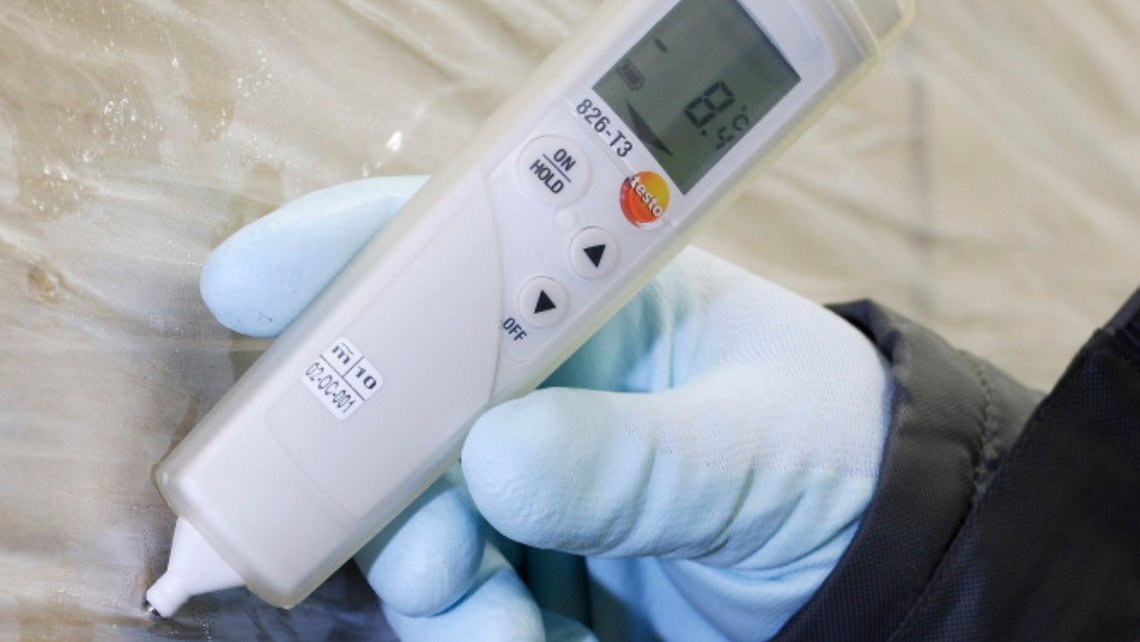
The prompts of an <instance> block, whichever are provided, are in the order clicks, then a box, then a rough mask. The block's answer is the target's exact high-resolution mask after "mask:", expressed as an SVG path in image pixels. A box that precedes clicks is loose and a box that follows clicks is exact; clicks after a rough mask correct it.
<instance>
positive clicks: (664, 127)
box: [579, 0, 800, 192]
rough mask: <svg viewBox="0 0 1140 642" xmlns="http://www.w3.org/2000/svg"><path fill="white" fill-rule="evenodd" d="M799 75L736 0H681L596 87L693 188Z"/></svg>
mask: <svg viewBox="0 0 1140 642" xmlns="http://www.w3.org/2000/svg"><path fill="white" fill-rule="evenodd" d="M799 82H800V76H799V75H798V74H797V73H796V71H795V70H794V69H793V68H792V66H791V65H790V64H789V63H788V61H787V59H786V58H784V56H783V55H782V54H781V53H780V51H779V50H778V49H777V48H776V46H775V44H773V43H772V41H771V39H769V38H768V36H767V35H765V33H764V31H763V30H762V29H761V28H760V26H759V25H758V24H757V23H756V20H755V19H753V17H752V16H751V15H750V14H749V13H748V12H747V11H746V10H745V9H744V7H742V6H741V5H740V4H739V2H737V0H681V1H680V2H679V3H677V5H676V6H675V7H673V9H672V10H671V11H669V13H668V14H666V15H665V17H664V18H662V19H661V20H660V21H659V22H657V23H656V24H655V25H654V26H653V27H652V28H650V30H649V32H648V33H647V34H646V35H645V36H644V37H643V38H642V39H641V40H640V41H639V42H638V43H637V44H635V45H634V46H633V47H632V48H631V49H630V50H629V51H628V52H626V53H625V55H624V56H622V57H621V58H620V59H619V60H618V62H617V64H615V65H614V67H613V68H612V69H610V70H609V72H607V73H606V74H605V75H604V76H602V78H601V80H599V81H598V82H597V84H596V85H594V91H596V92H597V93H598V95H599V96H601V97H602V99H603V100H604V101H605V102H606V104H607V105H609V107H610V108H611V109H612V110H613V111H614V112H615V113H617V114H618V116H619V117H620V118H621V119H622V120H623V121H624V122H625V124H626V125H627V126H628V127H629V128H630V130H632V132H633V135H634V136H636V138H637V139H638V140H640V141H641V142H642V143H643V144H644V145H645V147H646V149H648V150H649V152H650V153H651V154H653V157H654V158H655V159H657V162H659V163H661V166H662V167H663V168H664V169H665V171H666V172H667V173H668V174H669V177H670V178H672V179H673V182H674V183H676V184H677V187H679V188H680V189H681V191H682V192H688V191H689V190H690V189H691V188H692V187H693V186H694V185H696V183H697V182H698V181H700V180H701V178H702V177H704V176H705V174H707V173H708V172H709V170H711V169H712V168H713V167H714V166H715V165H716V164H717V163H718V162H719V161H720V159H721V158H723V157H724V155H725V154H727V153H728V152H729V150H731V149H732V147H733V146H734V145H735V144H736V143H737V142H738V141H739V140H740V139H741V138H743V137H744V136H745V135H746V134H747V133H748V132H749V131H750V130H751V129H752V128H753V127H754V126H755V125H756V124H757V123H758V122H759V121H760V120H761V119H763V118H764V116H765V115H766V114H767V113H768V112H769V111H771V109H772V108H773V107H775V106H776V104H777V103H779V102H780V100H782V99H783V98H784V96H786V95H787V94H788V93H789V92H790V91H791V90H792V89H793V88H794V87H795V86H796V85H797V84H799ZM581 109H582V107H581V106H580V107H579V112H580V113H581Z"/></svg>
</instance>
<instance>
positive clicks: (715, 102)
mask: <svg viewBox="0 0 1140 642" xmlns="http://www.w3.org/2000/svg"><path fill="white" fill-rule="evenodd" d="M735 105H736V94H734V93H732V90H731V89H729V88H728V85H727V84H726V83H725V82H724V81H723V80H718V81H716V82H715V83H713V85H712V87H709V88H708V89H706V90H705V91H704V93H702V94H701V95H700V96H699V97H697V98H696V99H695V100H693V101H692V102H691V103H689V104H688V106H687V107H685V117H686V118H688V119H689V122H691V123H692V124H693V126H694V127H696V128H697V129H699V130H701V136H708V135H709V132H708V130H707V129H706V127H707V126H708V125H709V123H711V122H713V121H714V120H716V117H717V116H719V115H721V114H722V113H724V112H725V111H727V110H728V108H729V107H733V106H735ZM747 112H748V107H747V106H746V105H740V109H739V110H738V111H736V112H735V114H736V115H735V116H734V117H733V118H732V120H731V121H730V122H729V123H728V124H725V125H721V126H720V127H717V128H716V140H717V143H716V147H715V149H716V150H720V149H722V148H723V147H725V146H726V145H728V144H730V143H732V142H733V141H735V140H736V137H737V136H739V135H740V134H742V133H744V132H746V131H748V130H749V129H750V128H751V127H752V121H751V120H749V118H748V113H747Z"/></svg>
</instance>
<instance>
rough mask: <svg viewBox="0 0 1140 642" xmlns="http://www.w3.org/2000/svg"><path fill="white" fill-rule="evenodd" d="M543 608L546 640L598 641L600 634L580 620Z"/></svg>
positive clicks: (570, 641) (568, 641)
mask: <svg viewBox="0 0 1140 642" xmlns="http://www.w3.org/2000/svg"><path fill="white" fill-rule="evenodd" d="M541 610H542V627H543V629H545V631H546V642H598V636H596V635H594V633H593V631H591V630H590V629H587V628H586V627H585V626H583V625H582V624H581V623H579V622H578V621H576V620H572V619H570V618H568V617H566V616H564V615H559V614H558V613H555V612H554V611H547V610H546V609H541Z"/></svg>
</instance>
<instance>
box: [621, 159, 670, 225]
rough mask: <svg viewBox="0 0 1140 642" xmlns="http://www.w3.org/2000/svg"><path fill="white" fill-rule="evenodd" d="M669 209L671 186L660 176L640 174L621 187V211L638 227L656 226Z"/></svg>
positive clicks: (653, 173)
mask: <svg viewBox="0 0 1140 642" xmlns="http://www.w3.org/2000/svg"><path fill="white" fill-rule="evenodd" d="M668 209H669V184H668V183H666V182H665V179H664V178H662V177H661V175H660V174H657V173H655V172H640V173H638V174H634V175H633V176H630V177H629V178H627V179H625V182H623V183H622V185H621V211H622V212H623V213H624V214H625V217H626V218H627V219H629V222H630V223H633V224H634V225H636V226H638V227H647V226H650V225H654V224H656V223H657V222H658V221H660V220H661V217H663V216H665V212H666V211H667V210H668Z"/></svg>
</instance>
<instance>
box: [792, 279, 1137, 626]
mask: <svg viewBox="0 0 1140 642" xmlns="http://www.w3.org/2000/svg"><path fill="white" fill-rule="evenodd" d="M1138 300H1140V299H1138ZM834 309H835V311H836V312H838V313H839V314H840V315H842V316H843V317H844V318H846V319H847V320H848V321H849V322H851V323H852V324H854V325H855V326H856V327H858V328H860V329H861V330H862V331H863V332H864V333H865V334H866V335H867V336H868V337H869V338H870V339H871V340H872V341H873V342H874V343H875V344H876V345H877V346H878V347H879V349H880V350H881V351H882V352H883V354H884V355H885V356H886V357H887V359H888V360H889V362H890V364H891V367H892V373H893V376H894V378H895V382H896V385H897V394H896V398H895V402H894V408H893V410H894V414H893V417H892V425H891V430H890V436H889V438H888V442H887V444H886V449H885V451H884V457H883V463H882V469H881V473H880V478H879V485H878V488H877V490H876V494H875V497H874V499H873V500H872V502H871V504H870V506H869V507H868V510H867V513H866V515H865V516H864V519H863V522H862V524H861V526H860V529H859V532H858V533H857V534H856V536H855V538H854V540H853V542H852V544H851V546H850V547H849V549H848V551H847V553H846V554H845V555H844V557H843V558H842V559H841V560H840V562H839V564H838V565H837V566H836V568H835V570H834V571H833V572H832V574H831V576H830V577H829V578H828V580H827V581H826V582H825V584H824V585H823V586H822V587H821V588H820V590H819V591H818V592H817V594H816V595H815V596H814V597H813V599H812V600H811V601H810V602H809V603H808V604H807V605H806V606H805V607H804V608H803V609H802V610H801V611H800V612H799V613H797V614H796V616H795V617H793V618H792V619H791V620H790V621H789V622H788V624H787V625H786V626H785V628H784V630H783V631H782V632H781V633H780V635H779V636H777V638H776V639H777V640H780V641H784V640H827V641H839V640H859V641H865V640H897V641H902V640H970V641H971V642H973V641H977V640H1002V641H1003V642H1004V641H1009V640H1022V639H1024V640H1044V639H1049V640H1068V639H1097V640H1115V639H1124V640H1127V639H1133V636H1136V635H1138V634H1140V516H1138V513H1137V510H1138V508H1140V482H1138V479H1140V476H1138V475H1137V473H1136V472H1135V470H1137V469H1138V468H1140V368H1138V367H1137V365H1136V364H1137V355H1140V343H1138V344H1137V345H1136V346H1131V345H1130V343H1129V342H1128V341H1126V340H1122V339H1121V337H1120V336H1117V333H1115V332H1112V331H1111V328H1110V331H1109V332H1100V333H1098V334H1097V335H1096V336H1094V338H1093V339H1092V340H1091V341H1090V343H1089V345H1087V346H1086V347H1085V349H1084V350H1083V351H1082V352H1081V354H1080V355H1079V356H1078V358H1077V360H1076V361H1075V362H1074V363H1073V365H1072V366H1070V369H1069V371H1068V372H1067V373H1066V375H1065V376H1064V377H1063V378H1062V380H1061V382H1060V383H1059V384H1058V386H1057V388H1056V389H1055V390H1054V391H1053V393H1051V394H1050V395H1049V397H1048V398H1045V399H1044V400H1043V395H1042V394H1041V393H1038V392H1035V391H1032V390H1030V389H1027V388H1026V387H1024V386H1022V385H1020V384H1018V383H1017V382H1015V381H1014V380H1012V379H1011V378H1010V377H1008V376H1006V375H1005V374H1003V373H1001V372H1000V371H999V370H997V369H996V368H995V367H993V366H992V365H990V364H989V363H987V362H985V361H983V360H980V359H978V358H976V357H972V356H970V355H968V354H966V353H963V352H961V351H959V350H956V349H954V348H953V347H951V346H950V345H949V344H947V343H946V342H945V341H943V340H942V339H940V338H938V337H937V336H935V335H934V334H933V333H931V332H929V331H927V330H925V329H923V328H922V327H920V326H918V325H916V324H914V323H913V322H911V321H909V320H907V319H906V318H904V317H902V316H900V315H897V314H895V313H893V312H891V311H889V310H886V309H884V308H882V307H879V306H877V305H875V304H873V303H869V302H859V303H853V304H849V305H844V306H838V307H836V308H834ZM1138 336H1140V335H1138ZM1131 348H1136V349H1135V350H1134V351H1132V350H1131ZM1137 639H1140V638H1137Z"/></svg>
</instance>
